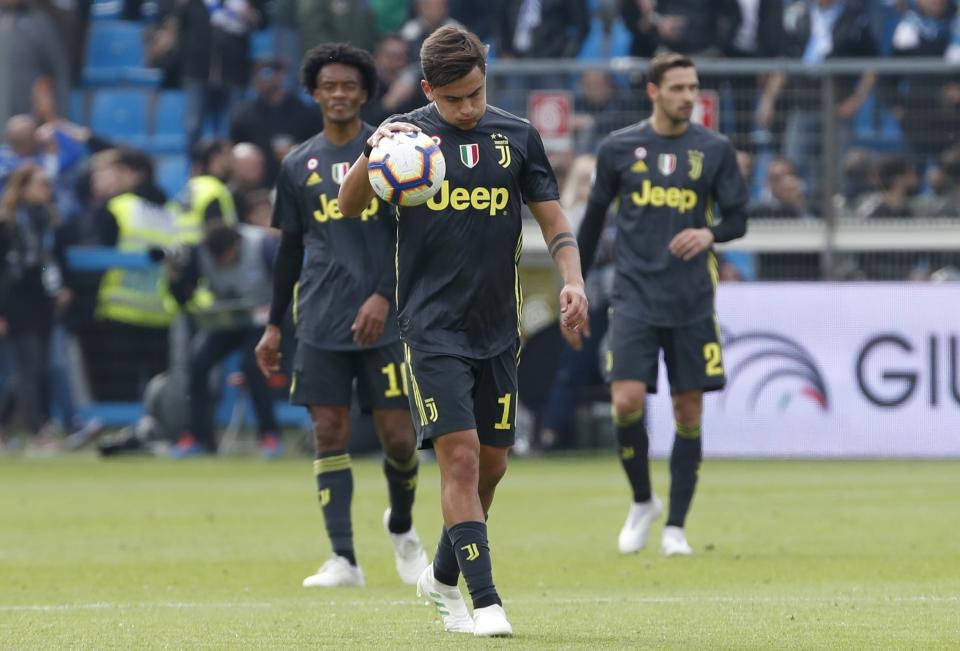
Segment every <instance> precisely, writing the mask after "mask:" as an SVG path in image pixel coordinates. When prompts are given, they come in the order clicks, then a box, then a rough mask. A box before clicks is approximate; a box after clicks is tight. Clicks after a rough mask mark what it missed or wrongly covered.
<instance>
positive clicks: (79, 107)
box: [69, 89, 87, 125]
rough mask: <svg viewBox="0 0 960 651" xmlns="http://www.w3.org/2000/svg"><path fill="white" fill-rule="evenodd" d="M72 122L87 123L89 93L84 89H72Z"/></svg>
mask: <svg viewBox="0 0 960 651" xmlns="http://www.w3.org/2000/svg"><path fill="white" fill-rule="evenodd" d="M69 118H70V121H71V122H74V123H76V124H84V125H85V124H86V123H87V94H86V92H84V91H82V90H77V89H74V90H71V91H70V113H69Z"/></svg>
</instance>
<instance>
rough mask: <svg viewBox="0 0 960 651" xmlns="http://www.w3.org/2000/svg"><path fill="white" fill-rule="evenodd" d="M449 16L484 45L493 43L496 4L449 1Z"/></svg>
mask: <svg viewBox="0 0 960 651" xmlns="http://www.w3.org/2000/svg"><path fill="white" fill-rule="evenodd" d="M450 15H451V16H452V17H453V19H454V20H455V21H457V22H458V23H460V24H461V25H463V26H464V27H466V28H467V29H469V30H470V31H471V32H473V33H474V34H476V35H477V36H479V37H480V40H481V41H483V42H484V43H489V42H491V41H493V39H494V32H495V29H496V21H497V3H495V2H477V0H450Z"/></svg>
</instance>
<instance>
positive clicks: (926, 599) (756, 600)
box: [0, 595, 960, 612]
mask: <svg viewBox="0 0 960 651" xmlns="http://www.w3.org/2000/svg"><path fill="white" fill-rule="evenodd" d="M281 601H282V602H283V603H285V604H287V605H289V604H290V603H291V602H293V601H296V602H297V603H302V604H303V605H305V606H309V607H316V606H329V607H337V606H341V607H349V608H354V607H367V608H370V607H375V606H391V607H392V606H396V607H400V606H404V607H405V606H411V605H416V604H417V603H418V600H416V599H353V600H345V601H327V602H317V601H309V600H293V599H289V598H288V599H282V600H278V601H277V602H274V603H266V602H247V601H238V602H221V603H217V602H210V603H207V602H183V601H168V602H156V603H155V602H140V603H108V602H95V603H89V604H22V605H15V604H9V605H4V604H0V612H31V611H33V612H69V611H71V610H122V609H156V608H167V609H172V610H183V609H198V610H202V609H207V610H222V609H234V608H272V607H274V606H276V605H277V603H279V602H281ZM506 603H507V604H530V603H536V604H548V605H549V604H552V605H558V606H589V605H591V604H596V605H609V604H616V603H640V604H678V603H706V604H782V605H785V606H786V605H791V604H822V603H854V604H860V603H960V595H911V596H906V597H884V596H867V595H864V596H852V595H837V596H833V597H830V596H824V597H728V596H723V595H715V596H709V595H708V596H700V597H698V596H688V597H624V598H618V599H607V598H593V599H592V598H589V597H574V598H557V599H551V598H549V597H542V598H520V599H507V600H506Z"/></svg>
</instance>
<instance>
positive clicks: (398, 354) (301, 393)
mask: <svg viewBox="0 0 960 651" xmlns="http://www.w3.org/2000/svg"><path fill="white" fill-rule="evenodd" d="M354 378H356V380H357V394H358V396H359V398H360V408H361V409H362V410H363V411H365V412H368V411H370V410H371V409H407V408H408V402H407V395H406V382H405V380H404V361H403V346H402V345H401V344H400V342H399V341H398V342H395V343H392V344H388V345H386V346H380V347H378V348H368V349H364V350H346V351H338V350H324V349H322V348H317V347H315V346H311V345H310V344H307V343H304V342H302V341H300V342H297V352H296V354H295V355H294V358H293V382H292V383H291V385H290V402H291V403H292V404H294V405H304V406H310V405H317V406H329V407H340V406H344V407H349V406H350V396H351V393H352V391H353V380H354Z"/></svg>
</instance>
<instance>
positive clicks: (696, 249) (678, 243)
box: [670, 228, 713, 260]
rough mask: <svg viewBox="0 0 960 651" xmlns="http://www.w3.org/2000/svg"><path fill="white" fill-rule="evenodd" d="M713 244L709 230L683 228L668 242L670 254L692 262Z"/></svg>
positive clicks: (711, 233)
mask: <svg viewBox="0 0 960 651" xmlns="http://www.w3.org/2000/svg"><path fill="white" fill-rule="evenodd" d="M711 244H713V231H711V230H710V229H709V228H685V229H683V230H682V231H680V232H679V233H677V234H676V235H675V236H674V238H673V239H672V240H670V253H672V254H673V255H675V256H677V257H678V258H682V259H683V260H693V259H694V258H695V257H697V256H698V255H700V254H701V253H703V252H704V251H706V250H707V249H708V248H710V245H711Z"/></svg>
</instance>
